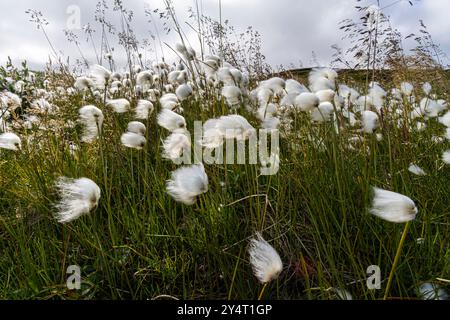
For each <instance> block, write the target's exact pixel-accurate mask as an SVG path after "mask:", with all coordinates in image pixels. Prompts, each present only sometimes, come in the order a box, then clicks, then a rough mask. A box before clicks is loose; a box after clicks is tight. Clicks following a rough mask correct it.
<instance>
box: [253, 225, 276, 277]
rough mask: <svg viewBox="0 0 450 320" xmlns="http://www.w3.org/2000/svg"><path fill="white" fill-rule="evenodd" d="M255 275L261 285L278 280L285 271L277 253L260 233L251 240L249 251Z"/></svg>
mask: <svg viewBox="0 0 450 320" xmlns="http://www.w3.org/2000/svg"><path fill="white" fill-rule="evenodd" d="M248 253H249V256H250V264H251V266H252V269H253V274H254V275H255V276H256V278H257V279H258V280H259V282H261V283H263V284H264V283H267V282H270V281H272V280H275V279H276V278H278V276H279V274H280V273H281V271H282V270H283V262H282V261H281V258H280V256H279V255H278V253H277V251H276V250H275V249H274V248H273V247H272V246H271V245H270V244H269V243H268V242H267V241H266V240H264V238H263V237H262V236H261V234H260V233H259V232H257V233H256V237H255V238H253V239H251V240H250V247H249V249H248Z"/></svg>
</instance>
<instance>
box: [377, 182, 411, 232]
mask: <svg viewBox="0 0 450 320" xmlns="http://www.w3.org/2000/svg"><path fill="white" fill-rule="evenodd" d="M373 192H374V198H373V201H372V207H371V208H370V210H369V212H370V213H371V214H373V215H375V216H377V217H379V218H381V219H384V220H387V221H390V222H395V223H403V222H407V221H411V220H414V218H415V217H416V215H417V212H418V210H417V207H416V205H415V203H414V201H412V200H411V199H410V198H408V197H407V196H404V195H402V194H400V193H396V192H392V191H388V190H384V189H380V188H376V187H373Z"/></svg>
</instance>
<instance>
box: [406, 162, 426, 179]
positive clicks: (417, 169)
mask: <svg viewBox="0 0 450 320" xmlns="http://www.w3.org/2000/svg"><path fill="white" fill-rule="evenodd" d="M408 171H409V172H411V173H413V174H415V175H417V176H426V175H427V173H426V172H425V171H424V170H423V169H422V168H421V167H419V166H418V165H416V164H414V163H411V164H410V165H409V167H408Z"/></svg>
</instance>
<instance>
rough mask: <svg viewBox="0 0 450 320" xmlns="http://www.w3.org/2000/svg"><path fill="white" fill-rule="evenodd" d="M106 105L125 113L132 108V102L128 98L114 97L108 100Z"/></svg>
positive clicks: (115, 110)
mask: <svg viewBox="0 0 450 320" xmlns="http://www.w3.org/2000/svg"><path fill="white" fill-rule="evenodd" d="M106 106H107V107H110V108H112V109H113V110H114V112H117V113H124V112H127V111H128V110H129V109H130V102H129V101H128V100H127V99H124V98H122V99H114V100H108V101H106Z"/></svg>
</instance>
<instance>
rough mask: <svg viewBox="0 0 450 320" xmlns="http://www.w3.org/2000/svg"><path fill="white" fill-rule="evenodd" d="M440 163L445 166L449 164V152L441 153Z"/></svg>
mask: <svg viewBox="0 0 450 320" xmlns="http://www.w3.org/2000/svg"><path fill="white" fill-rule="evenodd" d="M442 161H444V163H446V164H450V150H446V151H444V152H443V153H442Z"/></svg>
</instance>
